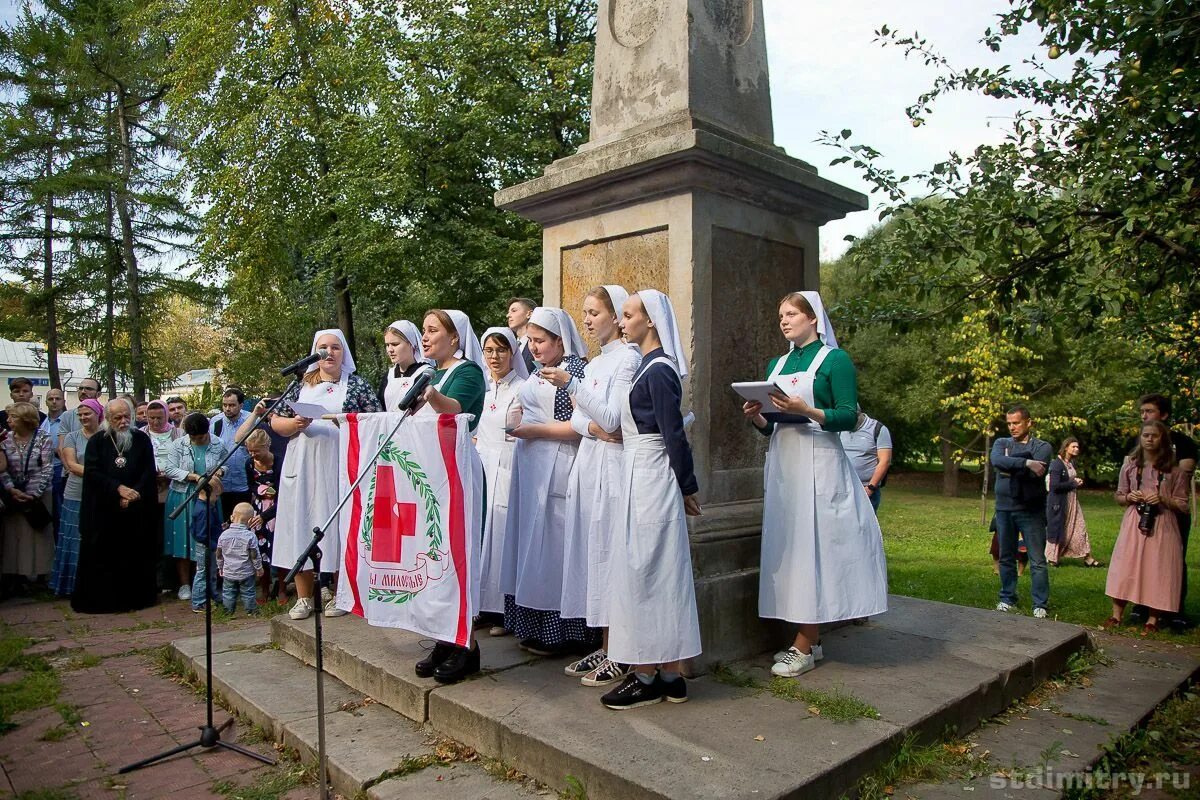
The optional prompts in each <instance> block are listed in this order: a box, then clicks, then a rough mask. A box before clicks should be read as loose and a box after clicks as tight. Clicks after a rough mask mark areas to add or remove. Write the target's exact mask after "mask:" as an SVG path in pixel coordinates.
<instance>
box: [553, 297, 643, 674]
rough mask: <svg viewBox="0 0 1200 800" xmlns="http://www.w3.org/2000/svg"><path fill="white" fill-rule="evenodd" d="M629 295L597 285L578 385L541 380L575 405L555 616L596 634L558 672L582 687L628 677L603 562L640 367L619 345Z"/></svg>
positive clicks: (613, 525)
mask: <svg viewBox="0 0 1200 800" xmlns="http://www.w3.org/2000/svg"><path fill="white" fill-rule="evenodd" d="M628 299H629V292H627V291H625V289H624V287H621V286H617V285H609V286H597V287H595V288H593V289H592V290H591V291H589V292H588V293H587V295H586V296H585V297H584V299H583V326H584V328H586V329H587V331H588V333H589V334H591V335H592V336H593V337H595V339H596V340H597V342H598V343H599V345H600V355H598V356H596V357H595V358H594V359H592V360H591V361H589V362H588V364H587V367H585V369H584V378H583V380H579V379H578V378H575V377H572V376H571V375H570V374H569V373H567V371H566V370H563V369H559V368H553V367H550V368H546V369H543V370H542V373H541V374H542V377H544V378H545V379H546V380H548V381H550V382H551V383H553V384H554V385H555V386H557V387H560V388H562V387H565V388H566V389H567V391H568V392H569V393H570V394H571V396H572V398H574V401H575V405H576V408H575V412H574V413H573V414H572V415H571V426H572V427H573V428H574V429H575V431H576V432H577V433H579V435H580V436H582V437H583V441H582V442H581V443H580V445H579V455H578V456H577V457H576V458H575V465H574V467H573V468H572V470H571V478H570V484H569V485H568V487H567V526H566V543H565V545H564V550H563V595H562V608H561V610H560V613H561V614H562V616H564V617H568V618H573V617H580V616H582V617H584V618H586V619H587V623H588V625H589V626H591V627H594V628H600V629H602V630H603V631H604V642H603V645H602V646H601V647H600V649H598V650H596V651H595V652H593V653H591V654H589V655H587V656H584V657H583V658H581V659H579V660H578V661H576V662H574V663H572V664H569V665H568V666H567V667H566V668H565V670H564V671H565V672H566V674H567V675H570V676H572V677H577V678H579V679H580V683H582V684H583V685H584V686H606V685H608V684H610V683H616V682H617V681H619V680H621V679H622V678H624V677H625V676H626V675H627V674H628V673H629V669H630V667H629V665H628V664H619V663H616V662H614V661H611V660H610V659H609V658H608V652H607V646H608V606H609V596H610V590H611V585H610V581H609V562H610V560H611V557H612V556H611V554H612V544H613V539H614V537H615V536H616V535H617V531H618V529H619V528H620V526H621V524H622V522H623V519H622V517H623V508H621V507H620V502H621V498H620V492H618V491H617V489H616V487H617V486H619V485H620V482H621V476H622V474H623V472H624V465H623V461H622V457H621V433H620V427H621V403H622V402H623V401H624V399H625V395H627V394H628V393H629V387H630V384H631V383H632V382H633V376H634V375H635V374H636V373H637V369H638V366H639V365H640V364H641V363H642V354H641V352H640V351H639V350H638V348H637V345H634V344H630V343H628V342H625V341H624V340H622V338H621V313H622V309H623V307H624V305H625V301H626V300H628Z"/></svg>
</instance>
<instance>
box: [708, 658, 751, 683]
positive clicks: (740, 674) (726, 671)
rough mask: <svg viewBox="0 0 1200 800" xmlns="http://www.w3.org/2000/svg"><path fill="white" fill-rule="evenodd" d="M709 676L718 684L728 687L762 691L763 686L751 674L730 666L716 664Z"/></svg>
mask: <svg viewBox="0 0 1200 800" xmlns="http://www.w3.org/2000/svg"><path fill="white" fill-rule="evenodd" d="M708 675H709V677H710V678H712V679H713V680H714V681H716V682H717V683H723V684H725V685H726V686H736V687H738V688H740V689H761V688H762V684H761V683H760V682H759V681H758V679H757V678H755V677H754V676H753V675H751V674H750V673H749V672H744V671H742V670H739V669H734V668H733V667H731V666H729V665H728V664H721V663H716V664H713V665H712V667H711V668H710V669H709V671H708Z"/></svg>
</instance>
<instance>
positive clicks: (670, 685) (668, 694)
mask: <svg viewBox="0 0 1200 800" xmlns="http://www.w3.org/2000/svg"><path fill="white" fill-rule="evenodd" d="M654 682H655V683H657V684H658V687H659V691H660V692H662V696H663V698H664V699H665V700H666V701H667V702H668V703H686V702H687V701H688V696H687V681H685V680H684V679H683V676H682V675H681V676H679V677H678V678H676V679H675V680H673V681H664V680H663V678H662V675H656V676H655V677H654Z"/></svg>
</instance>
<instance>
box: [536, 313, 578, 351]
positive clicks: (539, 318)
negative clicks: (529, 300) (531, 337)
mask: <svg viewBox="0 0 1200 800" xmlns="http://www.w3.org/2000/svg"><path fill="white" fill-rule="evenodd" d="M529 321H530V322H531V323H533V324H534V325H537V326H538V327H539V328H544V329H545V330H548V331H550V332H551V333H553V334H554V335H555V336H558V337H561V338H562V341H563V353H564V355H568V356H579V357H580V358H582V357H583V356H584V355H586V354H587V348H585V347H584V346H583V339H582V338H581V337H580V335H579V329H578V328H576V327H575V320H573V319H571V315H570V314H568V313H567V312H565V311H563V310H562V309H561V308H551V307H550V306H538V307H537V308H535V309H534V310H533V313H532V314H530V315H529Z"/></svg>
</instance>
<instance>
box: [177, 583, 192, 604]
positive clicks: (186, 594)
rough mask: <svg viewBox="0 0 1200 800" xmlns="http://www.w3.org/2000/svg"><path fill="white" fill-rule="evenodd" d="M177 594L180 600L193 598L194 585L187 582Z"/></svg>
mask: <svg viewBox="0 0 1200 800" xmlns="http://www.w3.org/2000/svg"><path fill="white" fill-rule="evenodd" d="M175 596H176V597H178V598H179V599H180V600H191V599H192V587H190V586H188V585H187V584H184V585H183V586H180V587H179V591H178V592H177V593H176V594H175Z"/></svg>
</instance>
